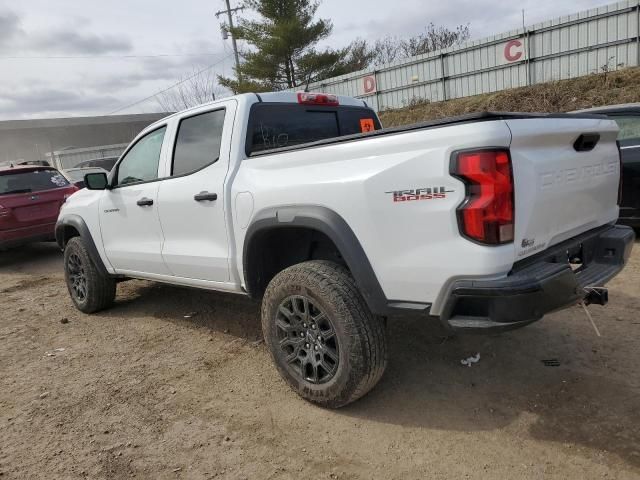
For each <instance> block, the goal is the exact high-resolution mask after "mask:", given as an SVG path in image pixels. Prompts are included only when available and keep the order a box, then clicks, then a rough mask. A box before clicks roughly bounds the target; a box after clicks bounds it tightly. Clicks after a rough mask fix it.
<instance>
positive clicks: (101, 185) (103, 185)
mask: <svg viewBox="0 0 640 480" xmlns="http://www.w3.org/2000/svg"><path fill="white" fill-rule="evenodd" d="M84 186H85V187H86V189H87V190H106V189H107V188H109V179H108V178H107V174H106V173H104V172H98V173H87V174H86V175H85V176H84Z"/></svg>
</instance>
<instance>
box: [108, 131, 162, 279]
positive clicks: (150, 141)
mask: <svg viewBox="0 0 640 480" xmlns="http://www.w3.org/2000/svg"><path fill="white" fill-rule="evenodd" d="M166 130H167V127H166V126H162V127H160V128H157V129H155V130H153V131H152V132H150V133H148V134H147V135H145V136H144V137H142V138H140V139H139V140H138V141H137V142H136V143H135V144H134V145H133V146H132V147H131V148H130V149H129V150H128V151H127V153H126V154H125V156H124V157H123V158H122V160H121V161H120V162H119V163H118V165H117V166H116V167H115V168H116V172H115V179H114V181H113V188H112V189H111V190H105V192H104V193H103V196H102V199H101V200H100V225H101V231H102V241H103V244H104V249H105V252H106V255H107V258H108V259H109V262H111V264H112V265H113V267H114V268H115V269H116V270H118V271H129V272H140V273H151V274H158V275H169V271H168V270H167V267H166V265H165V264H164V260H163V259H162V254H161V247H162V240H163V238H162V229H161V228H160V219H159V218H158V198H157V197H158V185H159V182H158V181H157V179H158V166H159V163H160V156H161V154H162V151H163V144H164V143H165V132H166Z"/></svg>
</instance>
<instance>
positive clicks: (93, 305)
mask: <svg viewBox="0 0 640 480" xmlns="http://www.w3.org/2000/svg"><path fill="white" fill-rule="evenodd" d="M74 270H80V271H78V272H74ZM78 275H82V276H83V278H84V280H83V284H84V295H81V294H79V293H78V288H77V285H76V287H75V289H74V278H75V279H77V278H78ZM64 278H65V281H66V283H67V289H68V290H69V295H70V296H71V301H72V302H73V304H74V305H75V306H76V308H77V309H78V310H80V311H81V312H84V313H95V312H97V311H100V310H104V309H105V308H107V307H109V306H111V304H113V301H114V299H115V297H116V282H115V280H114V279H113V278H111V277H110V276H108V275H105V274H102V273H101V272H100V270H98V268H97V267H96V265H95V263H93V260H91V256H90V255H89V252H88V251H87V248H86V247H85V244H84V241H83V240H82V238H81V237H73V238H72V239H70V240H69V241H68V242H67V245H66V247H65V249H64ZM81 290H82V289H81Z"/></svg>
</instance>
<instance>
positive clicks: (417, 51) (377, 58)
mask: <svg viewBox="0 0 640 480" xmlns="http://www.w3.org/2000/svg"><path fill="white" fill-rule="evenodd" d="M470 36H471V32H470V29H469V24H466V25H458V26H457V27H455V28H454V29H453V30H451V29H449V28H447V27H443V26H435V25H434V24H433V23H430V24H429V25H427V27H426V28H425V31H424V32H423V33H420V34H418V35H415V36H413V37H409V38H400V37H392V36H387V37H384V38H381V39H380V40H378V41H377V42H376V43H375V45H374V46H373V48H372V50H373V53H374V59H373V62H372V63H374V64H375V65H384V64H387V63H392V62H394V61H396V60H399V59H401V58H407V57H414V56H416V55H422V54H425V53H431V52H435V51H436V50H441V49H443V48H449V47H453V46H455V45H460V44H462V43H464V42H465V41H467V40H468V39H469V37H470Z"/></svg>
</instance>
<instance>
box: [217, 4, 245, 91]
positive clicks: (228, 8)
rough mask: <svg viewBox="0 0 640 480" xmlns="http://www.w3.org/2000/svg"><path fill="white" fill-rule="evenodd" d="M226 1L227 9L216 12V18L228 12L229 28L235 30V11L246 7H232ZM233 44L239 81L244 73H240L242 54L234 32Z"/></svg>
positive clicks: (232, 36)
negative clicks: (239, 51)
mask: <svg viewBox="0 0 640 480" xmlns="http://www.w3.org/2000/svg"><path fill="white" fill-rule="evenodd" d="M225 2H226V4H227V9H226V10H221V11H219V12H216V18H219V17H220V15H223V14H225V13H226V14H227V15H228V19H229V30H233V14H234V13H235V12H238V11H242V10H244V7H236V8H231V4H230V3H229V0H225ZM231 44H232V45H233V54H234V55H235V57H236V73H237V75H238V81H242V75H241V74H240V55H239V54H238V44H237V43H236V36H235V35H234V34H233V33H231Z"/></svg>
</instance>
